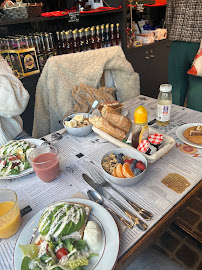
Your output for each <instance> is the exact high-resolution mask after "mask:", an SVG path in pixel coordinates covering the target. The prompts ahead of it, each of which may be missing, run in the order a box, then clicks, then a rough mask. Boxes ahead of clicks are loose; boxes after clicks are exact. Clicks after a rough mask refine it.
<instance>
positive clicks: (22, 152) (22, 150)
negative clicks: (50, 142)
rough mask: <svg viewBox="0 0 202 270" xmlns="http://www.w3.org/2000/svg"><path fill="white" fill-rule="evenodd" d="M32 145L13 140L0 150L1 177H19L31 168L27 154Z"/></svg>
mask: <svg viewBox="0 0 202 270" xmlns="http://www.w3.org/2000/svg"><path fill="white" fill-rule="evenodd" d="M30 150H31V144H30V143H29V142H27V141H23V140H12V141H9V142H8V143H6V144H5V145H3V146H2V147H1V148H0V157H1V158H2V160H1V161H0V176H8V175H10V174H13V175H17V174H19V173H21V172H22V171H24V170H26V169H28V168H30V167H31V165H30V163H29V161H28V159H27V154H28V152H29V151H30Z"/></svg>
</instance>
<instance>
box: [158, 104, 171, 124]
mask: <svg viewBox="0 0 202 270" xmlns="http://www.w3.org/2000/svg"><path fill="white" fill-rule="evenodd" d="M170 113H171V105H160V104H157V113H156V120H158V121H161V122H167V121H169V120H170Z"/></svg>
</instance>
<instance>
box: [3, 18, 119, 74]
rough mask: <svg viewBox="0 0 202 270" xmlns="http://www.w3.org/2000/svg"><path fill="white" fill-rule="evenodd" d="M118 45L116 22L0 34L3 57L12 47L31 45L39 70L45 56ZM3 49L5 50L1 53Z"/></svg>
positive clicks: (19, 47) (14, 48) (18, 50)
mask: <svg viewBox="0 0 202 270" xmlns="http://www.w3.org/2000/svg"><path fill="white" fill-rule="evenodd" d="M116 45H120V46H121V36H120V30H119V23H116V24H109V23H108V24H106V25H105V24H102V25H97V26H90V27H86V28H80V29H77V28H76V29H68V30H63V31H56V32H53V33H52V32H34V33H29V34H28V35H15V36H7V37H4V38H0V53H1V54H2V55H3V56H4V55H5V56H7V57H5V59H6V60H9V62H10V60H12V59H10V57H8V56H9V54H10V53H11V51H13V50H17V52H20V50H23V49H28V48H35V51H36V57H37V59H38V65H39V68H40V70H42V69H43V67H44V65H45V63H46V61H47V59H48V58H49V57H52V56H55V55H61V54H69V53H77V52H81V51H88V50H94V49H99V48H105V47H110V46H116ZM5 53H6V54H5Z"/></svg>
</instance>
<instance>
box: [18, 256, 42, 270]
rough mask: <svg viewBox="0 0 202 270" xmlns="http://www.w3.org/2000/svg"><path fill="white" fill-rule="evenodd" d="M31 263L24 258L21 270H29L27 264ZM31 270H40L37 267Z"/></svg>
mask: <svg viewBox="0 0 202 270" xmlns="http://www.w3.org/2000/svg"><path fill="white" fill-rule="evenodd" d="M30 262H31V259H30V258H29V257H27V256H26V257H24V258H23V260H22V264H21V270H30V268H29V264H30ZM32 270H40V268H39V267H38V266H35V267H34V268H32Z"/></svg>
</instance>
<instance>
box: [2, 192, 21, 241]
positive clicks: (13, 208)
mask: <svg viewBox="0 0 202 270" xmlns="http://www.w3.org/2000/svg"><path fill="white" fill-rule="evenodd" d="M20 224H21V216H20V208H19V205H18V198H17V194H16V193H15V192H14V191H13V190H10V189H0V238H2V239H3V238H9V237H11V236H13V235H14V234H15V233H16V232H17V231H18V230H19V228H20Z"/></svg>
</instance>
